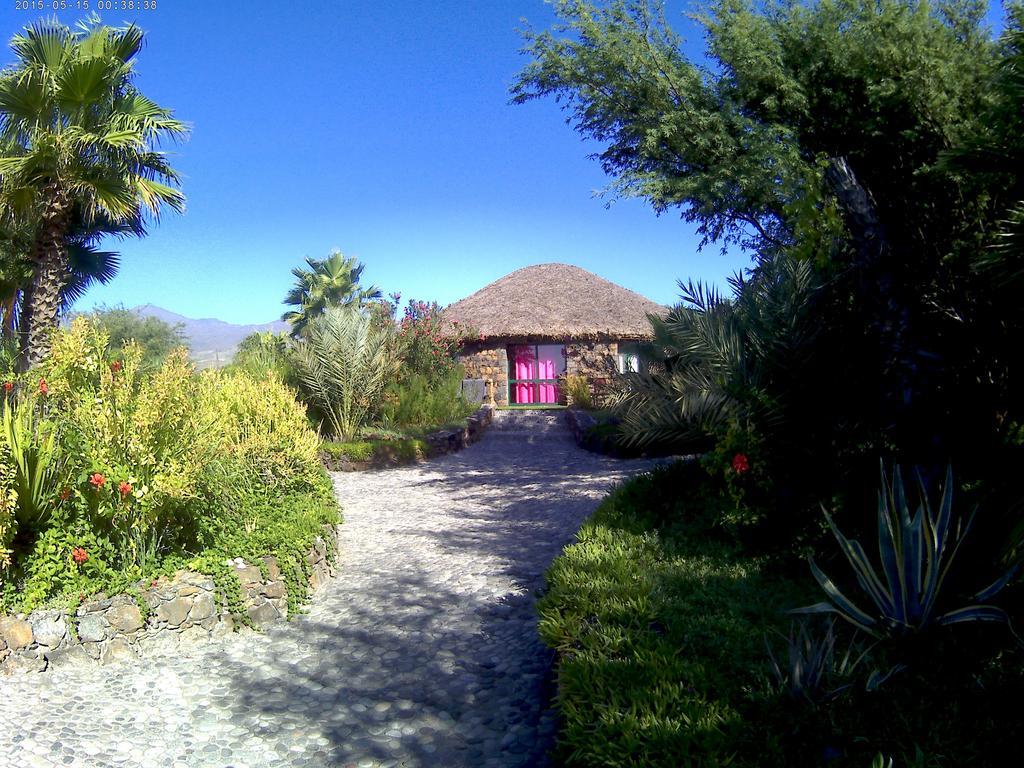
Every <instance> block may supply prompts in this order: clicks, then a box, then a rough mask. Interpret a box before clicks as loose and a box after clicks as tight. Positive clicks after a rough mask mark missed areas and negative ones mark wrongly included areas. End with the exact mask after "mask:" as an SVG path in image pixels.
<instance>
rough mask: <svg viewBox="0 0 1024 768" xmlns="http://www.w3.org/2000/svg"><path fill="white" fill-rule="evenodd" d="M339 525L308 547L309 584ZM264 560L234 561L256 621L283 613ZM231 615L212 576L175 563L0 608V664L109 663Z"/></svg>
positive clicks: (212, 627) (282, 590)
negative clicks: (124, 584)
mask: <svg viewBox="0 0 1024 768" xmlns="http://www.w3.org/2000/svg"><path fill="white" fill-rule="evenodd" d="M337 547H338V537H337V530H336V529H335V528H334V527H333V526H325V529H324V535H323V536H322V537H320V536H318V537H317V538H316V540H315V541H314V543H313V546H312V548H311V549H310V551H309V553H308V554H307V555H306V563H307V565H308V566H309V573H310V578H309V584H310V587H311V588H312V589H313V590H316V589H317V588H319V587H320V586H321V585H322V584H324V583H325V582H326V581H327V579H329V578H330V577H331V575H333V567H332V566H331V562H332V561H333V560H334V557H333V556H332V555H330V554H329V550H333V552H337ZM262 565H263V568H259V567H257V566H255V565H251V564H248V563H246V562H245V561H244V560H242V559H241V558H236V559H235V560H233V561H231V569H232V572H233V573H234V575H235V576H236V577H237V578H238V582H239V586H240V587H241V591H242V606H241V608H242V610H243V611H244V614H245V617H246V618H247V619H248V621H250V622H251V623H252V624H253V626H255V627H264V626H266V625H268V624H271V623H273V622H275V621H280V620H282V619H284V618H286V617H287V616H288V597H287V589H286V587H285V581H284V578H283V577H282V575H281V569H280V567H279V566H278V564H277V561H276V560H275V559H274V558H273V557H265V558H263V563H262ZM136 595H137V597H136ZM234 627H235V617H234V616H232V614H231V612H230V611H229V610H228V609H227V607H226V605H225V604H224V600H223V596H222V595H220V594H219V593H218V591H217V588H216V586H215V584H214V581H213V578H212V577H211V576H207V575H204V574H201V573H195V572H193V571H177V572H176V573H175V574H174V575H173V576H172V577H170V578H161V579H156V580H154V581H152V582H139V583H138V584H136V585H135V595H115V596H114V597H111V598H108V597H106V596H104V595H98V596H96V597H94V598H92V599H91V600H88V601H86V602H84V603H82V605H80V606H78V607H77V608H70V609H49V610H37V611H33V612H32V613H30V614H29V615H28V616H24V615H17V616H0V672H2V673H4V674H12V673H15V672H42V671H44V670H46V669H48V668H50V667H54V666H58V665H61V664H65V663H67V662H77V661H83V662H88V661H90V660H91V661H98V662H99V663H101V664H109V663H112V662H115V661H122V660H131V659H136V658H138V657H139V655H140V653H145V652H147V651H151V650H152V651H158V650H163V649H167V648H173V647H176V646H177V645H178V644H179V643H182V642H191V641H195V640H202V639H205V638H207V637H210V636H217V635H221V634H225V633H228V632H231V631H232V630H233V629H234Z"/></svg>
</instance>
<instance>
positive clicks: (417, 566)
mask: <svg viewBox="0 0 1024 768" xmlns="http://www.w3.org/2000/svg"><path fill="white" fill-rule="evenodd" d="M523 419H527V420H532V422H533V423H532V425H530V424H524V423H523V421H522V420H523ZM527 426H530V427H531V429H530V431H529V432H527V431H525V430H526V427H527ZM646 466H647V464H646V463H645V462H638V461H632V462H624V461H614V460H611V459H606V458H603V457H599V456H595V455H593V454H589V453H586V452H584V451H581V450H579V449H577V448H576V446H575V445H574V444H573V443H572V441H571V439H569V437H568V435H567V432H566V431H565V430H564V428H563V427H562V426H561V422H560V420H559V419H558V417H556V416H554V415H547V414H538V415H534V416H532V417H530V416H528V415H525V414H514V415H510V416H509V417H508V418H507V419H505V420H504V421H502V422H501V423H498V424H496V425H495V426H494V427H492V429H491V431H490V432H489V433H488V434H487V435H486V436H485V438H484V439H483V440H482V441H481V442H480V443H477V444H476V445H474V446H471V447H469V448H467V449H466V450H465V451H463V452H461V453H458V454H454V455H451V456H447V457H443V458H440V459H437V460H435V461H432V462H429V463H427V464H423V465H419V466H414V467H410V468H404V469H392V470H386V471H382V472H368V473H352V474H340V475H338V476H336V478H335V484H336V487H337V490H338V494H339V497H340V498H341V500H342V504H343V506H344V510H345V524H344V525H343V526H342V529H341V531H342V554H341V561H340V568H339V576H338V577H337V578H336V579H334V580H333V581H332V582H331V583H330V584H329V585H328V586H327V587H325V588H324V589H323V590H322V591H321V592H320V593H319V594H317V595H316V597H315V599H314V600H313V603H312V605H311V606H310V610H309V613H308V614H306V615H303V616H302V617H300V618H298V619H297V620H295V621H292V622H288V623H286V624H281V625H277V626H274V627H273V628H271V629H269V630H268V631H266V632H265V633H255V632H243V633H238V634H235V635H231V636H228V637H225V638H222V639H220V640H217V641H212V642H204V643H203V644H201V645H199V644H197V645H193V646H189V647H183V646H179V647H178V648H173V649H172V648H163V649H160V650H157V651H154V652H152V653H150V655H149V656H148V658H147V659H145V660H142V661H141V662H139V661H137V662H134V663H133V664H130V665H124V666H106V667H100V666H93V665H88V666H85V665H83V666H71V665H68V666H65V667H62V668H58V669H54V670H52V671H50V672H47V673H45V674H42V675H22V676H16V677H12V678H9V679H5V680H0V766H11V768H15V767H17V768H21V767H22V766H26V767H27V766H64V765H71V766H83V767H85V766H88V768H100V767H102V766H147V768H148V767H150V766H160V767H163V766H168V767H170V766H175V767H177V766H204V767H205V766H225V767H226V766H234V767H235V768H243V766H248V767H249V768H256V767H257V766H259V767H264V766H265V767H267V768H270V767H271V766H275V767H276V766H349V765H351V766H438V768H455V767H456V766H474V767H475V766H490V765H493V766H538V765H544V763H545V761H544V754H545V752H546V750H547V748H548V747H549V746H550V744H551V740H552V737H553V731H554V721H553V716H552V714H551V712H550V711H549V710H548V707H547V701H548V699H549V697H550V694H551V691H550V690H549V688H550V684H549V682H548V669H549V666H550V655H549V654H548V652H547V651H546V650H545V649H544V647H543V646H542V644H541V643H540V640H539V639H538V638H537V633H536V617H535V612H534V593H535V592H536V590H538V589H539V588H540V587H541V586H542V583H543V573H544V571H545V570H546V568H547V566H548V564H549V563H550V562H551V560H552V559H553V558H554V557H555V556H556V555H557V554H558V553H559V551H560V550H561V548H562V546H564V545H565V544H566V543H567V542H568V541H569V540H570V539H571V538H572V536H573V534H574V533H575V532H576V530H577V529H578V528H579V525H580V523H581V522H582V520H583V519H584V518H585V517H586V516H587V514H588V513H589V512H590V511H592V510H593V508H594V507H595V505H596V504H597V502H598V501H599V500H600V498H601V497H602V496H603V495H604V493H605V492H606V491H607V490H608V488H609V486H610V485H611V484H612V483H613V482H614V481H615V480H618V479H621V478H623V477H625V476H627V475H628V474H632V473H633V472H636V471H638V470H640V469H642V468H645V467H646Z"/></svg>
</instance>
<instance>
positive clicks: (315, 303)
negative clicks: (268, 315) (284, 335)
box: [281, 251, 383, 337]
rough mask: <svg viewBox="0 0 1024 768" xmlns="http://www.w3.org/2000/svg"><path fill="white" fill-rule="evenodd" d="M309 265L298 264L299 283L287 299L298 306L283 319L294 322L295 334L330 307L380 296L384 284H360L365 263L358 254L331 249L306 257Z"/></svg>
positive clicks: (290, 304) (357, 303) (304, 328)
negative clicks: (326, 253) (320, 255)
mask: <svg viewBox="0 0 1024 768" xmlns="http://www.w3.org/2000/svg"><path fill="white" fill-rule="evenodd" d="M306 264H307V265H308V266H309V269H303V268H302V267H296V268H295V269H293V270H292V274H293V275H294V276H295V285H294V286H293V287H292V289H291V290H290V291H288V295H287V296H285V299H284V303H285V304H287V305H289V306H292V307H295V309H293V310H289V311H288V312H285V313H284V314H283V315H282V316H281V319H282V320H287V321H288V322H289V323H291V325H292V335H293V336H295V337H299V336H301V335H302V334H303V333H304V332H305V330H306V328H307V327H308V325H309V323H310V322H311V321H312V320H314V319H315V318H317V317H319V316H320V315H322V314H323V313H324V310H326V309H327V308H328V307H352V306H354V307H357V308H358V307H361V306H362V305H363V304H365V303H366V302H368V301H373V300H375V299H379V298H380V297H381V296H382V295H383V294H382V293H381V290H380V288H378V287H377V286H375V285H371V286H370V287H369V288H361V287H360V286H359V277H360V276H361V275H362V274H363V268H364V266H365V265H363V264H360V263H358V262H357V261H356V260H355V257H349V258H345V257H344V256H343V255H342V254H341V251H331V253H330V255H329V256H328V257H327V258H326V259H319V260H317V259H308V258H307V259H306Z"/></svg>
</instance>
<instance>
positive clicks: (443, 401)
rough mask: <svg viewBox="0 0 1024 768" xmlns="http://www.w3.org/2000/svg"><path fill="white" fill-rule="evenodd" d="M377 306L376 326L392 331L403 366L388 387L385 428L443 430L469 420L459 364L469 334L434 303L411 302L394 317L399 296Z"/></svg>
mask: <svg viewBox="0 0 1024 768" xmlns="http://www.w3.org/2000/svg"><path fill="white" fill-rule="evenodd" d="M389 298H390V300H389V301H382V302H379V303H378V304H377V305H376V306H375V308H374V313H373V319H374V322H376V323H377V324H379V325H387V326H394V327H395V328H396V333H395V335H394V343H395V354H396V355H397V356H398V358H399V359H400V360H401V367H400V368H399V371H398V375H397V377H396V378H395V380H394V381H393V382H392V383H391V384H390V386H389V387H388V389H387V392H386V393H385V395H384V399H383V403H382V404H381V407H380V409H379V413H378V418H379V420H380V421H381V422H383V424H384V425H385V426H387V427H424V426H440V425H443V424H448V423H451V422H455V421H459V420H460V419H462V418H465V417H466V416H467V415H468V414H469V413H470V412H471V411H472V408H471V407H470V406H468V405H467V403H466V401H465V399H464V398H463V397H462V378H463V375H464V374H463V370H462V366H461V365H460V364H459V361H458V351H459V346H460V344H461V341H462V339H464V338H465V337H466V336H467V335H468V334H469V333H470V331H469V329H466V328H460V327H459V326H458V324H457V323H456V324H452V325H448V324H446V323H445V322H444V317H443V314H442V307H441V305H440V304H438V303H437V302H436V301H432V302H426V301H418V300H416V299H412V300H410V301H409V302H408V304H407V305H406V307H405V309H404V310H403V312H402V316H401V318H398V317H396V315H397V312H398V306H399V302H400V301H401V298H402V296H401V294H398V293H393V294H391V295H390V297H389Z"/></svg>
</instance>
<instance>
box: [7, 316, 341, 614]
mask: <svg viewBox="0 0 1024 768" xmlns="http://www.w3.org/2000/svg"><path fill="white" fill-rule="evenodd" d="M142 360H143V351H142V349H141V348H140V347H139V346H138V345H137V344H134V343H131V342H129V343H126V344H125V345H124V346H123V348H122V349H121V350H120V351H119V355H118V357H117V359H115V360H110V359H109V350H108V346H107V338H106V335H105V333H104V332H103V331H102V330H101V329H100V328H98V327H97V326H96V325H95V324H93V323H91V322H89V321H88V320H87V319H85V318H77V319H75V320H74V321H73V323H72V324H71V326H70V328H67V329H63V330H60V331H58V332H57V333H56V334H55V335H54V343H53V351H52V354H51V357H50V358H49V360H48V361H47V362H46V363H45V365H44V367H43V368H42V369H41V370H37V371H34V372H33V373H32V374H31V376H26V377H25V378H24V379H23V380H22V381H20V382H17V383H16V386H12V387H11V391H10V392H8V393H7V394H6V397H5V398H4V401H5V403H4V407H5V417H4V425H5V429H4V431H3V434H2V435H0V600H2V602H3V603H4V604H6V605H7V606H8V607H10V606H12V605H16V606H18V607H19V609H23V610H24V609H30V608H31V607H33V606H34V605H36V604H38V603H40V602H42V601H45V600H47V599H49V598H51V597H54V596H58V595H78V594H80V593H82V592H85V593H92V592H94V591H97V590H98V589H105V590H108V591H109V590H111V589H116V588H118V586H120V588H124V587H126V586H127V584H128V583H130V581H131V580H136V579H138V578H140V577H142V576H144V575H147V574H150V573H154V572H159V570H160V569H161V568H170V567H172V566H174V565H177V566H181V565H184V564H185V563H186V562H187V558H188V557H189V556H192V555H194V554H196V553H203V552H207V553H210V552H216V553H217V554H216V556H212V555H200V557H203V558H206V559H204V560H203V561H202V562H203V563H218V562H224V561H225V557H224V556H223V555H227V554H230V555H231V556H238V555H245V554H247V553H248V554H252V553H251V552H250V550H251V549H252V547H253V546H255V545H254V544H253V541H255V539H253V536H255V533H253V532H251V531H250V532H249V533H246V532H245V530H244V529H245V526H244V525H243V522H244V521H247V520H250V519H255V518H254V516H253V514H251V510H252V509H253V508H259V509H269V508H270V506H269V505H268V504H267V503H266V501H265V500H266V499H267V498H274V499H278V500H280V502H281V505H282V506H281V508H280V509H279V510H278V511H277V512H276V513H275V514H274V515H270V514H269V513H268V514H267V516H266V517H267V519H268V520H270V519H273V521H274V526H275V531H277V534H275V535H277V536H278V537H279V543H278V544H277V545H275V546H280V547H285V548H288V549H289V557H294V555H295V552H296V551H302V547H303V546H305V547H308V540H309V538H310V537H311V534H310V532H311V531H314V530H316V526H318V525H320V524H321V523H322V522H328V521H331V520H336V519H337V512H336V508H334V507H333V504H332V501H333V500H332V498H331V495H330V486H329V484H327V485H325V478H324V476H323V471H322V470H321V468H320V465H319V460H318V456H317V436H316V434H315V432H314V431H313V430H312V428H311V427H310V426H309V424H308V422H307V420H306V418H305V412H304V410H303V408H302V406H301V405H299V404H298V403H297V402H296V400H295V397H294V394H293V393H292V392H291V390H289V389H288V388H287V387H285V386H284V385H283V384H281V383H280V381H278V380H277V379H276V378H274V377H272V376H271V377H268V378H267V379H266V380H263V381H256V380H254V379H252V378H249V377H247V376H245V375H242V374H240V373H218V372H209V373H204V374H200V375H197V374H196V372H195V370H194V368H193V366H192V364H191V363H190V362H189V361H188V358H187V355H186V352H185V350H184V349H179V350H176V351H174V352H172V353H171V354H170V355H168V356H167V358H166V359H165V360H164V362H163V363H162V364H161V365H160V367H159V368H157V369H156V370H153V371H151V372H144V371H143V366H142V364H141V362H142ZM286 500H287V501H286ZM275 509H276V507H275ZM295 510H302V511H301V513H300V512H296V511H295ZM332 510H333V511H332ZM250 534H251V535H250ZM247 536H248V538H246V537H247ZM259 541H260V542H262V543H263V545H266V540H265V538H261V539H259ZM261 554H269V552H263V553H261ZM296 567H297V568H298V569H299V570H296V571H295V574H298V575H301V566H296ZM293 570H294V569H293ZM293 575H294V574H293Z"/></svg>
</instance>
